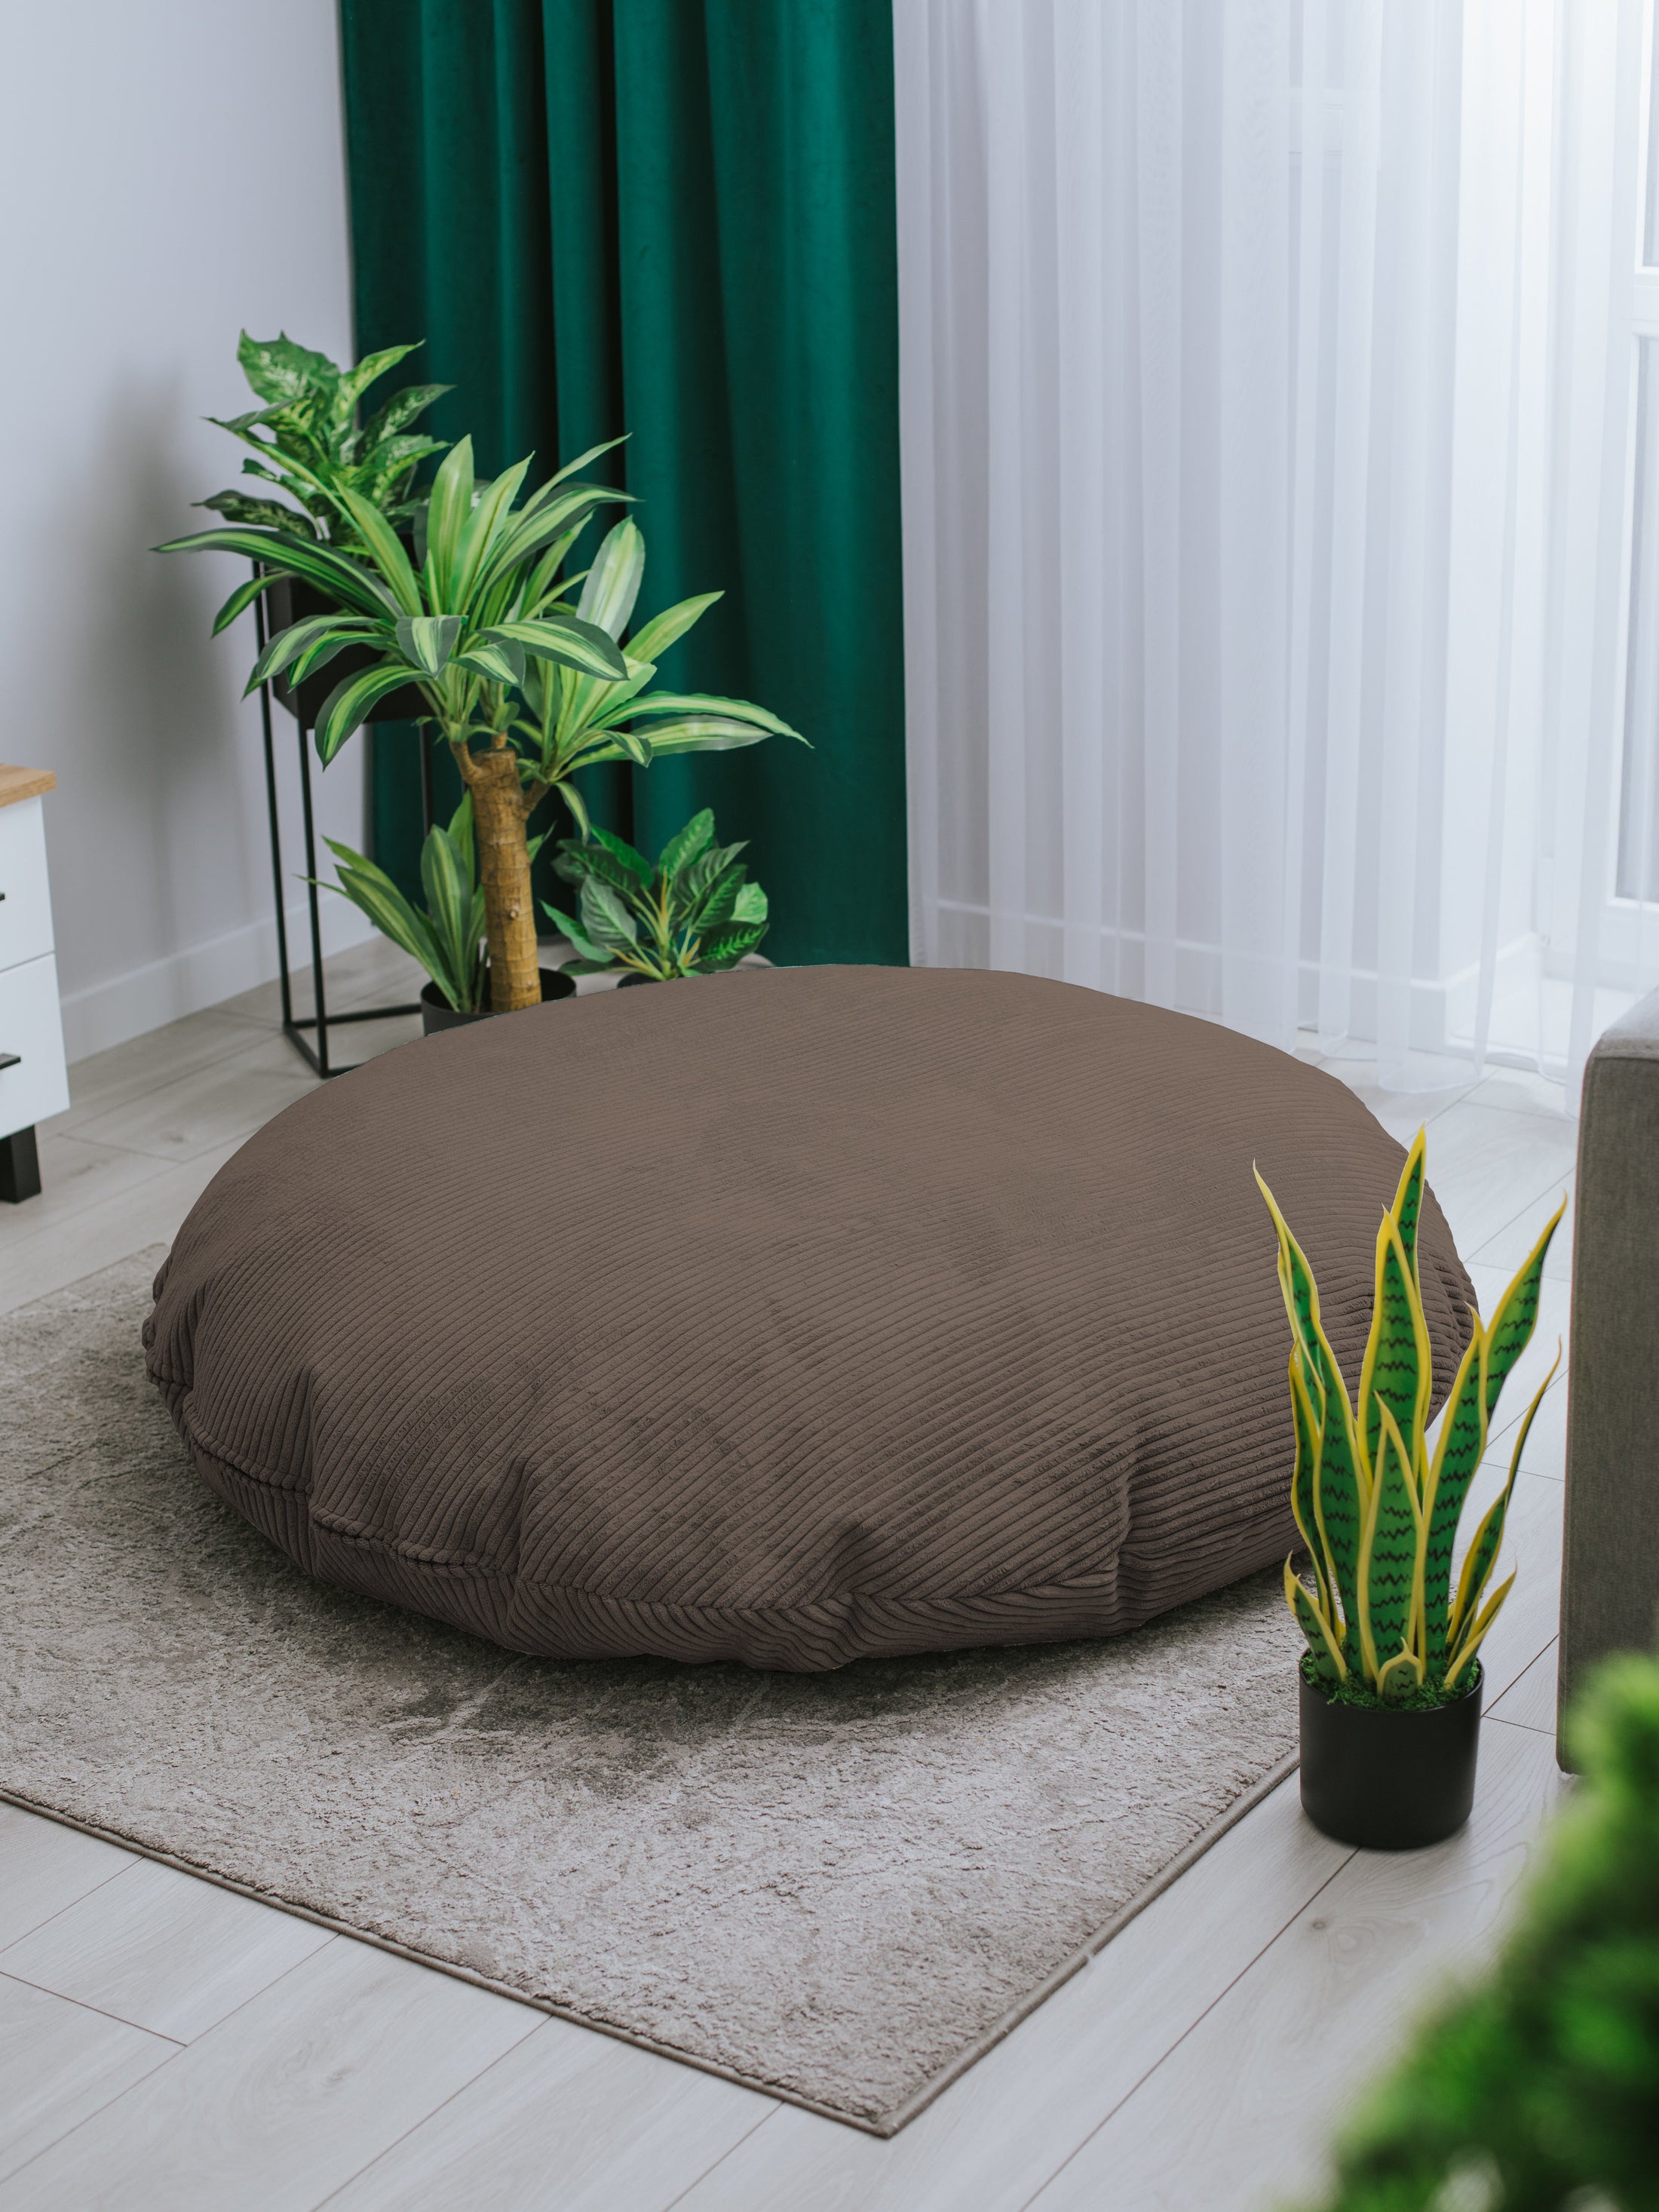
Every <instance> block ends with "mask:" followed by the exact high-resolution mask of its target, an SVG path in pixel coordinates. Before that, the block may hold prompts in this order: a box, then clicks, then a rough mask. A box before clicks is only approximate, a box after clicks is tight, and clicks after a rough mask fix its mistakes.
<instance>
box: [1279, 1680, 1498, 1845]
mask: <svg viewBox="0 0 1659 2212" xmlns="http://www.w3.org/2000/svg"><path fill="white" fill-rule="evenodd" d="M1482 1681H1483V1677H1482V1674H1481V1671H1480V1667H1479V1665H1478V1664H1477V1666H1476V1668H1475V1671H1474V1681H1473V1682H1471V1683H1470V1685H1469V1686H1468V1689H1467V1690H1465V1691H1464V1692H1463V1693H1462V1696H1461V1697H1457V1698H1454V1699H1453V1700H1452V1702H1451V1703H1450V1705H1439V1706H1437V1707H1436V1708H1435V1710H1434V1711H1431V1712H1388V1711H1383V1709H1381V1708H1378V1707H1372V1706H1368V1705H1342V1704H1340V1702H1338V1701H1337V1700H1336V1699H1331V1698H1328V1697H1327V1696H1326V1695H1325V1693H1324V1692H1323V1691H1322V1690H1320V1689H1316V1687H1315V1686H1314V1685H1313V1684H1312V1683H1311V1682H1310V1681H1309V1680H1308V1678H1307V1676H1306V1675H1305V1674H1304V1675H1303V1676H1302V1678H1301V1688H1302V1809H1303V1811H1304V1813H1305V1814H1307V1816H1308V1818H1309V1819H1310V1820H1311V1821H1312V1822H1313V1824H1314V1826H1315V1827H1316V1828H1320V1829H1322V1830H1323V1831H1324V1832H1325V1834H1326V1835H1328V1836H1332V1837H1334V1838H1335V1839H1336V1841H1337V1842H1338V1843H1339V1844H1358V1847H1359V1849H1360V1850H1366V1851H1414V1850H1421V1849H1422V1847H1423V1846H1424V1844H1439V1843H1443V1842H1444V1841H1445V1839H1446V1838H1447V1837H1448V1836H1455V1834H1456V1833H1457V1831H1458V1830H1459V1829H1460V1828H1461V1827H1462V1825H1463V1823H1464V1822H1465V1821H1466V1820H1468V1817H1469V1809H1470V1808H1471V1807H1472V1806H1473V1804H1474V1762H1475V1754H1476V1753H1477V1751H1478V1750H1479V1748H1480V1691H1481V1686H1482Z"/></svg>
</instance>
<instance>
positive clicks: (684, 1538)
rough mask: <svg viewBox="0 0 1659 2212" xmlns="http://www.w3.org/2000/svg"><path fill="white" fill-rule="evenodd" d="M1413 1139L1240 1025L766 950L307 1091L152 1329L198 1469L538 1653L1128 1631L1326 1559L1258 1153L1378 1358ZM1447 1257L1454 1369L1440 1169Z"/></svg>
mask: <svg viewBox="0 0 1659 2212" xmlns="http://www.w3.org/2000/svg"><path fill="white" fill-rule="evenodd" d="M1402 1160H1403V1154H1402V1153H1401V1149H1400V1147H1399V1146H1397V1145H1396V1144H1395V1142H1394V1140H1393V1139H1391V1138H1390V1137H1389V1136H1388V1135H1387V1134H1386V1133H1385V1132H1384V1131H1383V1129H1382V1128H1380V1127H1378V1125H1377V1123H1376V1121H1374V1120H1373V1119H1372V1118H1371V1116H1370V1114H1369V1113H1368V1112H1367V1111H1366V1109H1365V1108H1364V1106H1363V1105H1361V1103H1359V1101H1358V1099H1357V1098H1355V1097H1352V1094H1351V1093H1350V1092H1349V1091H1346V1090H1345V1089H1344V1088H1343V1086H1342V1085H1340V1083H1338V1082H1336V1081H1334V1079H1332V1078H1331V1077H1330V1076H1328V1075H1323V1074H1321V1073H1319V1072H1318V1071H1317V1070H1316V1069H1314V1068H1311V1067H1308V1066H1304V1065H1303V1064H1302V1063H1301V1062H1300V1061H1298V1060H1294V1059H1291V1058H1289V1057H1287V1056H1286V1055H1285V1054H1283V1053H1280V1052H1277V1051H1274V1050H1273V1049H1272V1048H1269V1047H1267V1046H1265V1045H1260V1044H1255V1043H1252V1042H1249V1040H1248V1039H1247V1038H1244V1037H1242V1036H1237V1035H1235V1034H1233V1033H1232V1032H1231V1031H1230V1030H1225V1029H1220V1028H1218V1027H1216V1026H1215V1025H1214V1024H1211V1023H1207V1022H1201V1021H1197V1020H1194V1019H1191V1018H1188V1017H1186V1016H1183V1015H1179V1014H1170V1013H1164V1012H1159V1011H1158V1010H1157V1009H1155V1008H1152V1007H1149V1006H1139V1005H1135V1004H1132V1003H1131V1002H1129V1001H1127V1000H1122V999H1113V998H1107V997H1105V996H1103V995H1102V994H1099V993H1097V992H1093V991H1086V990H1081V989H1078V988H1075V987H1072V986H1069V985H1066V984H1063V983H1049V982H1042V981H1036V980H1034V979H1032V978H1030V977H1029V976H1021V975H986V974H982V973H980V972H978V971H975V970H966V969H946V970H933V971H928V970H923V969H914V970H913V969H889V968H804V969H771V970H764V969H757V970H749V971H741V970H740V971H738V972H736V973H733V974H730V975H720V976H712V977H707V978H702V979H700V980H698V981H694V982H686V983H673V984H662V985H659V986H657V987H655V988H653V989H648V990H643V991H622V992H616V993H607V994H603V995H599V996H594V997H589V998H585V999H581V1000H575V1001H567V1002H565V1003H563V1004H562V1005H553V1006H543V1007H540V1008H537V1009H533V1010H532V1011H530V1012H525V1013H519V1014H513V1015H512V1016H510V1017H507V1018H504V1019H501V1020H498V1021H493V1022H483V1023H479V1024H475V1025H474V1026H473V1027H471V1028H469V1029H465V1030H454V1031H452V1032H450V1033H449V1034H447V1035H446V1036H434V1037H429V1038H427V1039H426V1040H424V1041H423V1042H420V1043H416V1044H410V1045H408V1046H406V1047H404V1048H403V1049H402V1050H399V1051H397V1052H392V1053H388V1054H386V1055H385V1056H384V1057H383V1058H381V1059H380V1060H374V1061H373V1062H371V1063H370V1064H369V1065H368V1066H365V1067H363V1068H362V1069H361V1070H359V1071H358V1072H357V1073H355V1074H351V1075H348V1076H346V1077H344V1078H343V1079H340V1080H338V1081H336V1082H332V1083H330V1084H327V1085H324V1086H323V1087H322V1088H321V1089H319V1090H318V1091H313V1092H312V1093H311V1094H310V1095H309V1096H308V1097H305V1098H302V1099H301V1101H300V1102H299V1103H297V1104H296V1105H294V1106H290V1107H289V1109H288V1110H287V1112H286V1113H283V1114H281V1115H278V1116H277V1118H276V1120H275V1121H272V1122H271V1123H270V1124H269V1126H268V1127H265V1128H264V1129H262V1130H261V1131H260V1132H259V1133H258V1135H257V1136H255V1137H253V1138H252V1139H250V1140H249V1141H248V1143H247V1144H246V1145H245V1146H243V1148H242V1150H241V1151H240V1152H239V1153H238V1154H237V1155H236V1157H235V1158H234V1159H233V1160H231V1161H230V1162H229V1164H228V1165H227V1166H226V1167H224V1168H222V1170H220V1172H219V1174H218V1175H217V1176H216V1177H215V1179H214V1181H213V1182H212V1183H211V1184H210V1186H209V1188H208V1189H207V1191H206V1192H205V1194H204V1196H203V1197H202V1199H201V1200H200V1202H199V1203H198V1204H197V1206H196V1207H195V1209H194V1211H193V1212H191V1216H190V1218H189V1219H188V1220H187V1221H186V1222H185V1225H184V1227H183V1228H182V1229H181V1230H180V1231H179V1237H178V1241H177V1243H175V1245H174V1246H173V1252H172V1254H171V1256H170V1257H169V1259H168V1261H167V1265H166V1266H165V1267H163V1269H162V1271H161V1276H160V1277H159V1278H158V1280H157V1285H156V1306H155V1314H154V1316H152V1318H151V1320H150V1322H149V1323H148V1324H147V1327H146V1332H145V1342H146V1344H147V1346H148V1347H149V1368H150V1372H151V1375H152V1376H154V1378H155V1381H156V1382H157V1383H159V1384H160V1385H161V1389H163V1390H164V1391H165V1392H166V1394H167V1403H168V1405H169V1406H170V1407H171V1408H172V1411H173V1418H174V1419H175V1420H176V1421H177V1422H178V1425H179V1429H180V1431H182V1433H183V1434H184V1436H185V1439H186V1441H187V1443H189V1446H190V1449H191V1454H192V1455H193V1457H194V1459H195V1462H196V1464H197V1468H199V1469H200V1470H201V1473H202V1474H203V1475H204V1477H205V1479H206V1480H207V1481H208V1482H209V1483H210V1484H211V1486H213V1488H214V1489H215V1490H216V1491H217V1492H219V1494H220V1496H221V1497H222V1498H227V1499H228V1501H229V1502H230V1503H231V1504H233V1505H234V1506H235V1507H236V1508H237V1509H238V1510H239V1511H240V1512H242V1513H244V1514H246V1516H247V1517H248V1519H249V1520H250V1521H252V1522H254V1524H255V1525H256V1526H257V1527H258V1528H261V1529H263V1530H264V1533H265V1534H267V1535H268V1536H269V1537H270V1539H271V1541H273V1542H274V1543H276V1544H279V1545H280V1546H281V1547H283V1550H284V1551H286V1552H288V1553H289V1554H290V1555H291V1556H292V1557H293V1558H294V1559H296V1560H298V1561H299V1563H300V1565H301V1566H303V1567H305V1568H306V1569H307V1571H309V1572H311V1573H312V1574H314V1575H318V1576H320V1577H323V1578H324V1579H325V1580H326V1581H328V1582H331V1583H340V1584H343V1586H345V1587H346V1588H348V1589H355V1590H362V1591H366V1592H368V1593H369V1594H371V1595H374V1596H376V1597H380V1598H388V1599H391V1600H392V1601H394V1602H395V1603H398V1604H399V1605H405V1606H411V1607H416V1608H417V1609H418V1610H419V1611H421V1612H422V1613H434V1614H436V1615H438V1616H439V1617H440V1618H441V1619H443V1620H450V1621H453V1622H456V1623H458V1624H459V1626H462V1627H464V1628H469V1629H472V1630H474V1631H476V1632H477V1633H478V1634H479V1635H481V1636H486V1637H491V1638H494V1639H495V1641H496V1642H497V1643H499V1644H506V1645H507V1646H508V1647H510V1648H511V1649H513V1650H520V1651H533V1652H547V1653H562V1654H568V1655H572V1656H581V1657H592V1656H600V1655H605V1654H622V1653H659V1654H663V1655H665V1656H669V1657H672V1658H676V1659H740V1660H744V1661H747V1662H749V1663H750V1664H751V1665H754V1666H760V1667H783V1668H825V1667H836V1666H839V1665H840V1664H841V1663H842V1662H843V1661H846V1660H848V1659H853V1658H856V1657H859V1656H861V1655H863V1654H866V1653H871V1652H886V1653H892V1652H905V1651H922V1650H938V1649H941V1648H944V1647H947V1646H951V1645H957V1644H997V1643H1025V1642H1033V1641H1045V1640H1050V1639H1054V1638H1068V1637H1079V1636H1110V1635H1115V1634H1118V1633H1119V1632H1121V1631H1123V1630H1125V1629H1131V1628H1133V1627H1135V1626H1137V1625H1138V1624H1139V1622H1141V1621H1144V1620H1147V1619H1148V1618H1149V1616H1151V1615H1152V1614H1153V1613H1159V1612H1162V1611H1163V1610H1164V1608H1165V1607H1170V1606H1173V1605H1178V1604H1180V1603H1181V1602H1182V1601H1183V1600H1186V1599H1188V1598H1193V1597H1196V1596H1198V1595H1200V1593H1201V1592H1203V1591H1206V1590H1212V1589H1217V1588H1218V1587H1219V1586H1220V1585H1221V1584H1222V1583H1227V1582H1230V1581H1231V1580H1233V1579H1234V1578H1235V1577H1238V1576H1240V1575H1243V1574H1247V1573H1249V1571H1251V1570H1252V1569H1254V1568H1257V1567H1261V1566H1263V1565H1267V1564H1269V1563H1271V1562H1273V1561H1275V1560H1277V1559H1282V1558H1283V1557H1284V1555H1285V1552H1286V1551H1287V1550H1288V1549H1289V1548H1290V1546H1291V1541H1292V1527H1291V1517H1290V1512H1289V1509H1288V1505H1287V1503H1286V1500H1287V1494H1288V1487H1289V1480H1290V1462H1291V1416H1290V1404H1289V1393H1288V1389H1287V1387H1286V1383H1285V1364H1286V1360H1287V1358H1288V1353H1289V1336H1288V1332H1287V1328H1286V1324H1285V1314H1284V1310H1283V1307H1282V1306H1281V1304H1280V1303H1279V1286H1278V1283H1277V1280H1276V1278H1275V1273H1274V1260H1275V1249H1276V1248H1275V1243H1274V1237H1273V1225H1272V1222H1271V1220H1270V1219H1269V1218H1268V1214H1267V1208H1266V1206H1264V1205H1263V1204H1262V1201H1261V1196H1260V1194H1258V1192H1257V1190H1256V1188H1255V1182H1253V1181H1252V1179H1251V1174H1250V1166H1251V1163H1252V1161H1259V1162H1260V1163H1261V1169H1262V1171H1263V1173H1264V1174H1265V1175H1266V1176H1267V1179H1268V1181H1269V1182H1271V1183H1272V1185H1273V1189H1274V1191H1275V1193H1276V1194H1277V1195H1278V1197H1279V1202H1280V1204H1281V1205H1282V1206H1283V1207H1284V1209H1285V1213H1286V1215H1287V1217H1288V1218H1289V1219H1290V1221H1291V1225H1292V1226H1293V1227H1294V1229H1295V1230H1296V1231H1297V1235H1298V1237H1300V1239H1301V1241H1302V1243H1303V1244H1304V1248H1305V1249H1306V1250H1307V1252H1308V1254H1309V1256H1310V1259H1311V1261H1313V1264H1314V1267H1315V1268H1316V1272H1317V1274H1318V1278H1319V1282H1320V1286H1321V1290H1322V1294H1323V1300H1324V1315H1325V1319H1326V1322H1327V1326H1328V1330H1329V1333H1330V1336H1331V1339H1332V1342H1333V1345H1334V1348H1335V1350H1336V1352H1337V1355H1338V1358H1340V1360H1341V1361H1342V1362H1343V1364H1344V1365H1345V1367H1346V1368H1347V1369H1348V1370H1350V1373H1351V1378H1357V1375H1358V1364H1359V1358H1360V1353H1361V1350H1362V1347H1363V1344H1364V1332H1365V1328H1366V1324H1367V1319H1368V1315H1369V1310H1370V1278H1371V1264H1372V1256H1371V1255H1372V1249H1373V1243H1374V1239H1375V1237H1376V1225H1377V1222H1378V1220H1379V1219H1380V1218H1381V1215H1382V1212H1383V1207H1384V1206H1386V1205H1387V1203H1388V1201H1389V1199H1390V1198H1391V1197H1392V1195H1393V1193H1394V1188H1395V1181H1396V1179H1397V1177H1398V1175H1399V1172H1400V1169H1401V1164H1402ZM1430 1164H1431V1168H1432V1164H1433V1163H1432V1157H1431V1163H1430ZM1419 1249H1420V1252H1421V1273H1422V1279H1423V1298H1424V1305H1425V1310H1426V1312H1427V1316H1428V1321H1429V1327H1430V1330H1431V1335H1432V1337H1433V1340H1434V1344H1435V1349H1436V1353H1437V1358H1436V1380H1437V1386H1438V1389H1439V1390H1441V1391H1443V1389H1445V1387H1446V1385H1447V1383H1449V1379H1450V1376H1451V1372H1452V1370H1453V1366H1454V1364H1455V1360H1456V1359H1457V1358H1458V1357H1459V1355H1460V1354H1461V1352H1462V1347H1463V1346H1464V1345H1465V1344H1466V1343H1467V1342H1468V1333H1469V1322H1468V1314H1467V1311H1466V1306H1467V1305H1468V1304H1470V1303H1472V1302H1473V1294H1472V1292H1471V1291H1470V1288H1469V1285H1468V1279H1467V1278H1466V1276H1465V1275H1464V1273H1463V1270H1462V1267H1461V1266H1460V1265H1459V1262H1458V1259H1457V1255H1456V1252H1455V1249H1454V1247H1453V1244H1452V1240H1451V1236H1450V1233H1449V1231H1448V1229H1447V1226H1446V1224H1445V1220H1444V1218H1443V1216H1442V1214H1441V1212H1440V1209H1439V1208H1438V1206H1436V1205H1435V1204H1434V1202H1433V1201H1432V1200H1428V1201H1427V1202H1426V1204H1425V1209H1424V1218H1423V1225H1422V1230H1421V1242H1420V1248H1419Z"/></svg>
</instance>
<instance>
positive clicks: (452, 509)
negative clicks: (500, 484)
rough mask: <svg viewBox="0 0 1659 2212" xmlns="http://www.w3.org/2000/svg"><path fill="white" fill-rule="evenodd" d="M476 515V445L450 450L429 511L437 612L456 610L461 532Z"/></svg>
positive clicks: (431, 584)
mask: <svg viewBox="0 0 1659 2212" xmlns="http://www.w3.org/2000/svg"><path fill="white" fill-rule="evenodd" d="M471 512H472V441H471V438H463V439H461V440H460V441H459V443H458V444H456V445H453V446H452V447H450V449H449V451H448V453H447V454H446V455H445V456H444V459H443V460H442V461H441V463H440V465H439V468H438V473H437V475H436V476H435V477H434V478H433V479H432V493H431V496H430V497H429V498H428V501H427V507H426V570H427V588H428V596H429V598H430V599H431V603H432V605H433V607H434V609H435V610H441V611H443V612H445V613H449V612H451V611H453V609H454V601H453V598H452V596H451V590H450V586H451V581H452V579H453V575H454V573H455V560H456V555H457V553H458V551H459V546H460V542H461V532H462V531H463V530H464V529H465V527H466V522H467V518H468V516H469V515H470V514H471Z"/></svg>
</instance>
